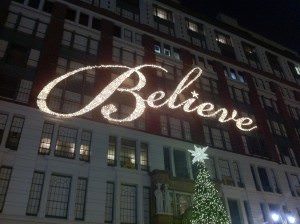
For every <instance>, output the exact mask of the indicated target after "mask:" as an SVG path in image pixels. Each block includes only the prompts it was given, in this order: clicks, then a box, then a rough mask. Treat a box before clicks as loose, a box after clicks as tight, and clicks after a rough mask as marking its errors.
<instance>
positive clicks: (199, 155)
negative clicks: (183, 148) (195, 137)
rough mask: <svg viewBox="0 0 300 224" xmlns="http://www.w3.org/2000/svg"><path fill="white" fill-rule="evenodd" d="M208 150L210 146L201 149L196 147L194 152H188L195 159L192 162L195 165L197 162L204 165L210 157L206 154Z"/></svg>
mask: <svg viewBox="0 0 300 224" xmlns="http://www.w3.org/2000/svg"><path fill="white" fill-rule="evenodd" d="M207 149H208V146H206V147H203V148H201V147H197V146H195V145H194V151H193V150H188V151H189V152H190V153H191V154H192V156H193V157H194V158H193V161H192V162H193V163H196V162H200V163H204V160H205V159H208V155H207V154H206V150H207Z"/></svg>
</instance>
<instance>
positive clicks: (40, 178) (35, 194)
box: [26, 171, 45, 216]
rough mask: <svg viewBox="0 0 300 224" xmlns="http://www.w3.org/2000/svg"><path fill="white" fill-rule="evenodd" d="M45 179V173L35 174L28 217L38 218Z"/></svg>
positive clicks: (36, 172) (27, 210)
mask: <svg viewBox="0 0 300 224" xmlns="http://www.w3.org/2000/svg"><path fill="white" fill-rule="evenodd" d="M44 178H45V174H44V173H43V172H39V171H35V172H34V173H33V177H32V182H31V188H30V192H29V199H28V204H27V209H26V215H35V216H36V215H37V214H38V212H39V208H40V202H41V197H42V192H43V185H44Z"/></svg>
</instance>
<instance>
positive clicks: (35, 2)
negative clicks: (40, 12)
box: [28, 0, 40, 9]
mask: <svg viewBox="0 0 300 224" xmlns="http://www.w3.org/2000/svg"><path fill="white" fill-rule="evenodd" d="M39 5H40V0H29V2H28V6H30V7H32V8H35V9H38V8H39Z"/></svg>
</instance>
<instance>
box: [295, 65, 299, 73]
mask: <svg viewBox="0 0 300 224" xmlns="http://www.w3.org/2000/svg"><path fill="white" fill-rule="evenodd" d="M295 70H296V72H297V74H298V75H300V66H296V67H295Z"/></svg>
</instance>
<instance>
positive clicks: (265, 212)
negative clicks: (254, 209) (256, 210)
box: [259, 203, 268, 222]
mask: <svg viewBox="0 0 300 224" xmlns="http://www.w3.org/2000/svg"><path fill="white" fill-rule="evenodd" d="M259 205H260V210H261V213H262V216H263V219H264V222H267V221H268V215H267V214H268V212H267V208H266V204H264V203H260V204H259Z"/></svg>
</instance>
